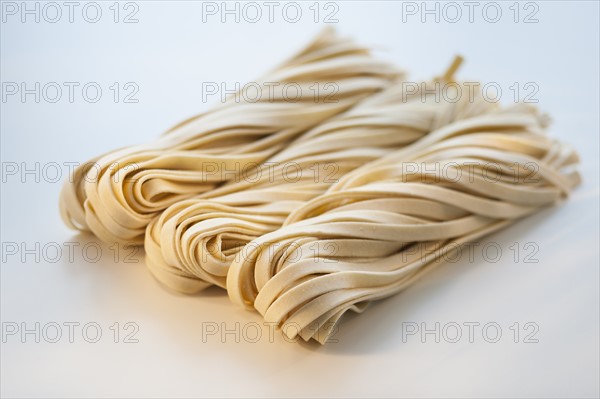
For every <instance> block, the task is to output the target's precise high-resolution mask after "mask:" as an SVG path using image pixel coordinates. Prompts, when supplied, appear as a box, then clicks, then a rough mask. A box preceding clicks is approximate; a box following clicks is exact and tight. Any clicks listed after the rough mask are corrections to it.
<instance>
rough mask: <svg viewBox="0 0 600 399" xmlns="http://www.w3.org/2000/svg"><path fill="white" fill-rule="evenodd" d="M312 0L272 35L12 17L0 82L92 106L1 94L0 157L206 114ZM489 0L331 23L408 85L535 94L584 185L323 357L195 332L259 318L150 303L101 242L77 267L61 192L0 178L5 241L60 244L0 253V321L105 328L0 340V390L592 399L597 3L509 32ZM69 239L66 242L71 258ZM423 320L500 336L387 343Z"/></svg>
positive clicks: (292, 38)
mask: <svg viewBox="0 0 600 399" xmlns="http://www.w3.org/2000/svg"><path fill="white" fill-rule="evenodd" d="M19 3H20V2H19ZM311 3H312V2H311ZM311 3H303V4H302V10H303V12H304V13H306V17H303V18H302V20H301V21H300V22H298V23H296V24H291V23H287V22H286V21H284V20H283V19H282V18H280V17H277V14H276V21H275V22H274V23H268V22H259V23H256V24H251V23H247V22H240V23H235V22H233V21H231V20H230V21H229V22H227V23H221V22H220V21H219V20H218V19H217V18H211V19H209V20H208V22H206V23H203V22H202V14H201V11H202V4H201V3H199V2H177V3H175V2H173V3H167V2H138V3H137V4H138V5H139V12H138V14H137V17H138V19H139V23H137V24H115V23H113V22H111V17H112V14H110V12H111V11H110V10H109V8H108V7H110V5H111V4H112V2H109V3H101V4H102V9H103V12H104V13H105V14H103V18H102V20H101V21H100V22H99V23H97V24H90V23H86V22H85V21H83V20H82V19H81V16H80V14H77V13H76V14H75V22H74V23H69V22H68V21H65V20H61V21H59V22H58V23H56V24H50V23H46V22H43V21H42V22H40V23H39V24H37V23H31V22H30V23H21V22H20V21H19V19H18V16H17V17H16V18H14V17H9V18H8V19H7V20H6V22H3V23H2V32H1V33H2V38H1V45H2V50H1V57H2V61H1V67H2V71H1V73H2V76H1V78H2V82H29V83H31V82H36V81H39V82H42V84H43V83H45V82H52V81H54V82H81V84H84V83H85V82H90V81H94V82H98V83H99V84H101V86H102V88H103V89H104V90H105V94H104V96H103V98H102V99H101V100H100V101H99V102H98V103H95V104H88V103H86V102H85V101H83V100H82V99H81V98H80V97H79V98H75V101H74V102H73V103H69V102H68V101H60V102H58V103H56V104H50V103H47V102H44V101H41V102H40V103H39V104H36V103H35V102H33V101H27V102H26V103H21V102H20V101H18V100H16V101H15V100H9V101H6V102H2V104H1V105H2V118H1V131H2V162H3V165H5V167H6V165H9V163H10V162H16V163H17V164H20V163H21V162H25V165H26V166H27V167H33V165H34V164H35V163H36V162H39V163H40V165H41V166H43V165H46V164H48V163H49V162H57V163H59V164H63V163H64V162H83V161H86V160H87V159H88V158H90V157H92V156H94V155H96V154H98V153H101V152H104V151H108V150H111V149H113V148H116V147H119V146H124V145H129V144H132V143H136V142H141V141H145V140H148V139H149V138H152V137H154V136H156V135H158V134H159V133H161V132H162V131H163V130H164V129H166V128H167V127H169V126H170V125H172V124H174V123H176V122H178V121H179V120H181V119H183V118H185V117H187V116H189V115H191V114H194V113H196V112H198V111H201V110H203V109H206V108H207V107H209V106H210V104H206V103H202V96H201V87H202V82H207V81H208V82H223V81H225V82H228V83H229V84H233V83H232V82H236V81H237V82H242V83H243V82H246V81H249V80H252V79H253V78H255V77H257V76H260V75H261V74H262V73H263V72H265V71H266V70H268V69H269V68H271V67H272V66H274V65H276V64H277V63H279V62H280V61H282V60H283V59H284V58H285V57H286V56H287V55H289V54H291V53H292V52H293V51H294V50H295V49H297V48H298V47H299V46H300V45H302V44H303V43H304V42H306V41H307V40H309V39H310V37H311V36H312V35H313V34H314V33H315V32H317V31H318V30H319V29H320V26H319V25H317V24H315V23H314V22H312V17H311V16H309V14H308V13H309V12H311V11H310V10H309V8H308V7H309V6H310V4H311ZM31 4H33V3H31ZM82 4H85V3H82ZM419 4H420V2H419V3H417V5H419ZM459 4H462V3H460V2H459ZM482 4H484V3H482ZM500 4H501V7H502V10H503V13H504V14H503V18H502V19H501V21H500V22H498V23H496V24H491V23H487V22H486V21H485V20H483V18H482V17H481V14H477V13H476V14H475V22H474V23H469V22H468V21H467V20H466V16H464V17H463V19H462V20H461V21H459V22H458V23H455V24H451V23H448V22H444V21H442V22H440V23H435V22H434V21H432V20H431V17H430V19H429V20H428V21H427V22H425V23H422V22H421V21H420V20H419V19H418V16H417V17H410V18H408V21H407V22H406V23H403V22H402V13H401V12H402V4H401V3H400V2H370V3H367V2H340V3H338V5H339V12H338V13H337V18H338V19H339V23H338V24H337V26H338V28H339V29H340V30H341V31H342V32H344V33H346V34H350V35H352V36H354V37H355V38H356V39H357V40H359V41H361V42H362V43H366V44H370V45H374V46H377V47H378V48H380V49H383V50H385V51H383V52H382V54H381V56H382V57H385V58H386V59H389V60H392V61H394V62H395V63H396V64H398V65H400V66H402V67H403V68H405V69H407V70H408V71H409V72H410V73H411V76H413V77H414V78H415V79H417V78H427V77H430V76H432V75H435V74H438V73H440V72H441V71H442V70H443V69H444V68H445V66H446V64H447V63H448V62H449V60H450V59H451V57H452V56H453V54H455V53H460V54H463V55H464V56H465V58H466V64H465V65H464V66H463V68H462V69H461V70H460V72H459V75H460V77H462V78H465V79H479V80H482V81H484V82H490V81H495V82H499V84H500V85H501V87H502V88H503V89H504V90H505V91H506V93H505V94H504V96H503V102H504V103H506V102H510V101H511V96H510V94H509V93H510V92H509V89H508V87H509V86H510V85H511V83H512V82H520V84H523V83H526V82H536V83H537V84H538V86H539V88H540V91H539V93H538V94H537V98H539V100H540V104H539V105H540V107H541V108H543V109H544V110H545V111H547V112H548V113H550V114H551V115H552V117H553V120H554V124H553V125H552V128H551V134H552V135H554V136H556V137H558V138H561V139H563V140H566V141H568V142H570V143H572V144H573V145H574V146H575V147H576V148H577V149H578V151H579V152H580V155H581V158H582V165H581V171H582V174H583V185H582V186H581V187H579V188H578V189H577V190H576V191H575V193H574V195H573V196H572V198H571V199H570V200H569V201H568V202H566V203H564V204H562V205H560V206H558V207H556V208H553V209H548V210H545V211H543V212H541V213H539V214H537V215H535V216H533V217H531V218H528V219H527V220H524V221H521V222H520V223H518V224H516V225H514V226H513V227H510V228H508V229H506V230H504V231H502V232H500V233H498V234H495V235H493V236H492V237H489V238H488V239H487V241H486V242H496V243H498V244H499V245H500V247H501V248H502V251H503V255H502V257H501V258H500V260H499V261H498V262H496V263H491V262H486V261H485V260H484V259H483V257H482V254H481V252H480V251H479V252H477V251H476V252H475V258H474V259H473V261H472V262H470V261H469V260H468V258H462V259H461V261H459V262H457V263H455V264H447V265H443V266H442V267H440V268H439V269H438V270H437V271H435V272H433V273H431V274H430V275H428V276H427V277H426V278H425V279H423V280H422V281H421V282H419V283H418V284H417V285H415V286H413V287H412V288H410V289H408V290H407V291H406V292H404V293H403V294H401V295H398V296H396V297H393V298H391V299H389V300H386V301H383V302H381V303H378V304H375V305H374V306H372V307H371V308H370V309H369V310H368V311H367V312H365V313H364V314H362V315H359V316H356V317H354V316H352V317H347V318H346V320H345V321H344V322H343V323H342V325H341V326H340V330H339V332H338V334H336V338H337V339H338V341H339V342H337V343H332V344H329V345H327V346H325V347H320V346H318V345H316V344H314V345H313V344H309V345H307V344H299V343H288V342H285V341H284V340H283V339H282V337H281V335H280V333H279V332H276V333H275V338H274V339H273V342H270V339H269V337H268V329H267V328H264V329H263V337H262V338H261V339H260V340H259V342H257V343H250V342H247V340H244V339H243V338H242V339H240V342H239V343H237V342H235V336H233V335H227V336H225V337H224V338H225V339H221V337H220V336H219V335H216V336H210V337H208V338H207V339H204V340H203V338H202V329H203V325H204V326H206V325H207V324H203V323H217V325H219V326H220V325H221V323H226V324H225V325H226V326H227V327H228V328H234V326H235V323H236V322H239V323H241V324H240V326H243V325H245V324H244V323H261V322H262V320H261V319H260V317H259V316H258V315H257V314H254V313H250V312H246V311H244V310H241V309H237V308H236V307H234V306H233V305H231V304H230V303H229V301H228V299H227V297H226V295H225V294H224V293H223V292H221V291H219V290H217V289H211V290H208V291H207V292H205V293H202V294H201V295H197V296H192V297H186V296H181V295H177V294H174V293H171V292H167V291H166V290H165V289H163V288H162V287H161V286H160V285H159V284H158V283H157V282H156V281H155V280H154V279H153V278H152V277H151V275H150V274H149V272H148V271H147V270H146V269H145V266H144V264H143V258H142V257H141V256H138V258H139V262H138V263H125V262H123V261H122V260H121V261H118V262H115V261H114V260H113V256H114V253H113V252H112V251H111V249H110V248H108V247H102V248H103V252H102V258H101V260H100V261H99V262H96V263H90V262H86V260H85V259H84V258H83V255H82V252H81V245H83V244H84V243H86V242H91V241H93V238H91V237H81V236H78V235H76V234H75V233H73V232H72V231H69V230H68V229H67V228H66V227H64V225H63V224H62V223H61V221H60V218H59V215H58V211H57V198H58V192H59V188H60V183H51V182H47V181H40V182H39V183H37V182H35V180H34V179H35V176H32V175H26V176H25V180H26V181H25V182H24V183H23V182H21V179H20V177H19V176H16V177H15V176H3V177H6V182H3V184H2V195H1V198H2V207H1V221H2V227H1V233H2V237H1V240H2V242H3V245H6V243H11V242H16V243H22V242H24V243H26V245H28V247H33V246H34V245H35V243H36V242H39V243H40V245H41V246H42V247H43V246H44V245H46V244H48V243H53V242H54V243H57V244H58V245H59V246H61V247H62V248H63V250H64V252H63V258H62V259H61V260H60V261H58V262H56V263H51V262H48V261H44V260H43V259H42V260H40V262H36V261H35V259H33V256H32V255H28V257H27V259H26V261H25V262H22V261H21V260H20V259H19V257H18V256H10V257H7V256H5V255H6V253H4V250H3V256H4V258H6V259H3V263H2V268H1V299H2V302H1V319H2V323H3V328H5V329H6V328H8V327H7V326H9V324H10V323H18V324H20V323H26V326H28V327H30V328H31V327H33V326H34V323H36V322H39V323H41V324H40V328H41V326H48V325H49V324H48V323H51V322H55V323H59V324H63V323H65V322H78V323H80V324H81V325H83V324H85V323H88V322H95V323H98V324H99V325H100V326H101V328H102V331H103V335H102V338H101V339H100V341H99V342H98V343H95V344H93V343H87V342H86V341H85V340H84V339H83V337H82V333H81V330H80V329H78V330H76V331H75V336H74V342H73V343H70V342H69V341H68V337H67V336H66V334H67V333H68V329H67V328H66V327H64V326H63V327H62V332H63V337H62V339H61V340H60V342H59V343H55V344H52V343H48V342H45V340H44V338H43V337H42V338H41V342H40V343H36V342H35V340H34V337H33V336H31V335H27V336H25V337H24V340H25V341H26V342H25V343H22V342H21V338H22V337H21V334H17V335H15V336H5V337H3V338H4V341H6V342H3V343H2V348H1V349H2V350H1V354H2V357H1V387H2V388H1V393H2V396H3V397H24V396H27V397H33V396H44V397H48V396H57V397H68V396H84V397H88V396H94V397H105V396H136V397H145V396H152V397H162V396H211V397H215V396H217V397H220V396H267V397H271V396H273V397H274V396H285V397H287V396H295V397H298V396H319V397H323V396H351V397H353V396H411V397H415V396H428V397H431V396H444V397H448V396H484V397H488V396H495V397H498V396H521V397H522V396H544V397H563V396H596V397H597V396H598V395H599V383H598V375H599V369H598V361H599V343H598V337H599V313H600V312H599V309H598V308H599V274H598V260H599V254H598V242H599V225H598V224H599V212H598V203H599V185H598V167H599V165H598V155H599V153H598V151H599V149H598V148H599V147H598V146H599V144H598V136H599V125H598V105H599V104H598V86H599V82H598V71H599V65H598V48H599V40H598V3H596V2H581V3H577V2H566V1H565V2H538V3H536V4H538V5H539V12H538V14H537V17H538V19H539V23H535V24H523V23H514V22H513V21H512V14H509V13H510V12H511V10H509V7H510V6H511V4H512V2H509V3H500ZM465 10H466V9H463V11H465ZM63 11H64V10H63ZM63 18H66V17H63ZM130 81H131V82H136V83H137V84H138V85H139V88H140V92H139V93H138V95H137V96H136V97H137V98H138V99H139V103H137V104H123V103H118V104H115V103H113V102H112V100H111V97H110V93H111V92H110V91H109V89H108V86H110V85H111V84H112V83H113V82H120V83H126V82H130ZM65 170H66V169H64V168H63V172H64V171H65ZM67 242H77V243H80V246H79V247H78V249H76V250H75V253H74V261H73V262H70V261H69V259H66V258H67V252H66V251H67V249H66V246H65V245H66V244H65V243H67ZM514 242H518V243H519V245H520V246H521V248H523V245H525V244H526V243H529V242H533V243H536V244H537V245H538V247H539V252H538V253H537V255H535V257H536V258H537V259H539V262H538V263H523V262H522V260H523V257H524V255H525V252H521V255H520V260H521V261H520V262H515V261H514V260H513V255H514V253H513V252H512V251H511V249H510V246H511V245H512V244H513V243H514ZM140 255H141V254H140ZM49 256H51V255H49ZM90 256H93V248H92V249H90ZM115 322H119V323H121V327H122V326H123V324H124V323H126V322H133V323H136V324H137V325H138V326H139V331H138V332H137V334H136V335H135V337H136V338H137V339H138V340H139V342H138V343H123V342H119V343H114V342H113V335H112V334H113V331H111V330H110V329H109V327H110V326H111V325H113V323H115ZM423 322H424V323H427V324H426V325H427V326H428V327H429V328H432V327H433V326H434V325H435V324H434V323H436V322H439V323H441V325H445V324H444V323H449V322H456V323H459V324H463V323H465V322H478V323H480V324H481V325H483V324H485V323H488V322H495V323H498V325H500V327H501V328H502V333H503V335H502V338H501V339H500V341H499V342H497V343H488V342H486V341H485V339H483V337H482V335H481V330H477V329H476V331H475V332H476V334H475V336H474V342H472V343H471V342H469V341H468V338H467V337H466V336H463V338H462V339H461V340H460V341H459V342H458V343H450V342H448V341H446V340H444V339H443V338H442V339H441V342H440V343H436V342H435V340H434V339H433V337H432V336H426V337H425V338H426V342H425V343H422V342H421V339H420V335H415V336H411V337H408V338H407V339H405V340H403V338H402V329H403V327H404V328H406V326H407V323H418V324H420V323H423ZM514 322H519V323H521V328H522V327H523V324H524V323H526V322H532V323H536V325H537V326H539V331H538V332H537V334H536V335H535V338H537V339H538V340H539V342H538V343H523V342H522V341H523V339H524V337H523V336H522V335H521V336H520V338H519V341H520V342H519V343H514V342H513V332H512V331H511V330H510V326H511V325H512V324H513V323H514ZM7 323H8V324H7ZM10 325H12V324H10ZM48 328H50V327H48ZM246 331H247V332H248V333H250V332H251V331H250V330H246ZM47 332H50V330H48V331H47ZM467 332H468V330H467V329H466V327H463V334H466V333H467ZM521 332H522V333H523V331H521ZM121 333H123V331H121ZM90 335H93V334H90ZM205 338H206V337H205ZM119 341H123V335H121V336H120V337H119ZM203 341H206V342H203ZM222 341H224V342H222ZM403 341H406V342H403Z"/></svg>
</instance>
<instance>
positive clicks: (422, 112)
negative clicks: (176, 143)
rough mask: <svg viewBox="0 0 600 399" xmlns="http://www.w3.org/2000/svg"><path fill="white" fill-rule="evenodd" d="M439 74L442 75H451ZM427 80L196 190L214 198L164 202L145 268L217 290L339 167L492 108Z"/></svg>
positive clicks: (186, 285)
mask: <svg viewBox="0 0 600 399" xmlns="http://www.w3.org/2000/svg"><path fill="white" fill-rule="evenodd" d="M455 67H456V63H455V64H453V65H452V66H451V68H450V69H449V71H451V72H453V71H454V69H455ZM444 79H446V80H450V79H451V73H447V74H446V75H445V78H444ZM433 84H434V82H429V83H428V85H427V86H419V87H421V89H420V90H418V91H415V92H411V94H410V95H408V94H407V93H406V92H405V88H406V86H405V85H404V82H398V83H396V84H395V85H394V86H392V87H390V88H388V89H386V90H384V91H383V92H381V93H378V94H375V95H373V96H372V97H371V98H369V99H367V100H364V101H363V102H361V103H360V104H359V105H357V106H356V107H354V108H353V109H351V110H349V111H347V112H346V113H344V114H342V115H339V116H337V117H334V118H332V119H330V120H329V121H327V122H324V123H323V124H321V125H319V126H317V127H315V128H313V129H312V130H310V131H308V132H307V133H305V134H304V135H302V136H301V137H300V138H298V139H297V140H295V141H294V142H292V143H291V144H290V145H289V147H287V148H286V149H285V150H283V151H282V152H280V153H278V154H277V155H275V156H273V157H271V158H270V159H269V161H268V163H269V164H271V165H273V167H272V168H271V169H269V170H268V171H260V172H259V173H260V174H259V175H258V176H260V177H259V178H255V179H252V180H250V179H246V180H245V181H240V182H238V183H231V184H227V185H225V186H223V187H222V188H218V189H216V190H212V191H210V192H207V193H206V194H205V195H204V197H209V196H210V197H214V198H210V199H189V200H186V201H181V202H179V203H177V204H174V205H172V206H171V207H169V208H167V209H166V210H165V211H164V212H163V213H162V214H161V216H160V217H159V218H157V219H155V220H154V221H152V222H151V223H150V225H149V226H148V229H147V230H146V241H145V250H146V264H147V266H148V267H149V268H150V270H151V271H152V272H153V274H154V275H155V276H156V277H157V278H158V279H159V280H160V281H161V282H163V283H164V284H165V285H167V286H168V287H170V288H172V289H175V290H177V291H180V292H184V293H194V292H197V291H199V290H202V289H203V288H205V287H207V286H209V285H213V284H214V285H217V286H220V287H223V288H224V287H225V284H226V282H225V280H226V278H227V272H228V269H229V265H230V264H231V262H233V261H234V259H235V258H236V257H238V256H243V253H240V251H241V250H242V249H243V247H244V245H246V244H247V243H249V242H250V241H252V240H254V239H256V238H258V237H260V236H261V235H263V234H266V233H269V232H272V231H274V230H276V229H278V228H280V227H281V226H282V225H283V223H284V221H285V219H286V218H287V217H288V215H289V214H290V213H292V211H294V210H295V209H296V208H298V207H300V206H301V205H302V204H304V203H305V202H306V201H308V200H310V199H312V198H314V197H316V196H318V195H320V194H323V193H324V192H325V191H326V190H327V189H328V188H329V187H330V186H331V185H332V183H333V182H335V181H337V180H338V179H339V178H340V177H342V176H344V175H345V174H346V173H348V172H350V171H352V170H354V169H356V168H358V167H360V166H362V165H363V164H365V163H368V162H370V161H373V160H376V159H379V158H380V157H382V156H384V155H386V154H388V153H390V152H392V151H393V150H395V149H399V148H402V147H404V146H406V145H408V144H411V143H413V142H415V141H416V140H418V139H421V138H422V137H423V136H425V135H426V134H427V133H429V132H430V131H433V130H437V129H439V128H441V127H443V126H445V125H447V124H448V123H450V122H452V121H456V120H461V119H465V118H469V117H472V116H475V115H479V114H483V113H487V112H494V111H495V110H496V107H495V106H493V105H492V104H491V103H489V102H486V101H484V99H483V98H481V97H477V98H471V99H467V98H466V97H464V98H463V99H462V100H461V101H456V102H448V101H440V99H439V98H438V97H437V96H436V95H435V92H434V90H433V89H432V87H431V86H433ZM290 165H294V166H295V167H296V168H297V169H295V176H297V178H294V179H289V178H288V177H287V176H286V173H285V171H286V168H288V166H290ZM319 167H321V168H319ZM328 169H330V170H328ZM315 171H316V173H315Z"/></svg>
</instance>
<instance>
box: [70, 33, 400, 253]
mask: <svg viewBox="0 0 600 399" xmlns="http://www.w3.org/2000/svg"><path fill="white" fill-rule="evenodd" d="M399 76H400V73H399V72H398V71H397V70H396V69H395V68H393V67H391V66H390V65H388V64H386V63H383V62H381V61H378V60H376V59H374V58H373V57H371V56H370V54H369V51H368V50H367V49H366V48H364V47H361V46H359V45H357V44H355V43H354V42H353V41H351V40H349V39H345V38H341V37H339V36H338V35H336V34H335V33H334V32H333V30H329V29H327V30H325V31H324V32H323V33H321V34H320V35H319V36H318V37H317V38H316V39H315V40H314V41H313V42H312V43H311V44H310V45H309V46H308V47H307V48H306V49H304V50H303V51H301V52H300V53H298V54H297V55H296V56H294V57H293V58H292V59H291V60H289V61H288V62H286V63H285V64H283V65H282V66H280V67H279V68H277V69H276V70H275V71H273V72H272V73H270V74H269V75H268V76H267V77H265V78H264V79H262V80H261V81H260V84H258V85H256V86H258V90H259V95H258V96H256V94H253V95H252V96H251V98H252V99H254V98H258V100H257V101H251V102H249V101H245V99H246V98H247V97H248V96H244V97H243V98H244V101H239V98H237V97H236V98H229V99H228V100H227V101H226V102H225V103H224V104H221V105H220V106H218V107H216V108H215V109H213V110H212V111H209V112H206V113H203V114H200V115H197V116H195V117H193V118H190V119H188V120H186V121H184V122H182V123H181V124H179V125H177V126H175V127H173V128H172V129H171V130H169V131H168V132H167V133H165V134H164V135H162V136H160V137H159V138H158V139H156V140H154V141H152V142H150V143H146V144H142V145H136V146H132V147H128V148H123V149H120V150H116V151H113V152H110V153H107V154H104V155H102V156H99V157H97V158H94V159H92V160H91V161H90V162H88V163H86V164H84V165H82V166H80V167H79V168H77V169H76V170H75V171H74V173H73V175H72V176H71V178H70V179H69V180H68V181H67V182H65V185H64V186H63V189H62V192H61V195H60V210H61V215H62V218H63V220H64V221H65V222H66V223H67V224H68V225H69V226H70V227H72V228H75V229H80V230H88V231H91V232H92V233H94V234H95V235H96V236H98V237H99V238H100V239H102V240H104V241H108V242H113V241H119V242H128V243H131V242H133V243H137V244H142V243H143V239H144V231H145V228H146V226H147V225H148V223H150V221H151V220H152V219H153V218H154V217H155V216H157V215H158V214H159V213H160V212H161V211H162V210H164V209H165V208H167V207H168V206H169V205H172V204H174V203H176V202H178V201H181V200H184V199H186V198H191V197H194V196H196V195H198V194H202V193H205V192H207V191H209V190H212V189H214V188H215V187H217V186H218V185H219V184H221V183H223V182H224V181H226V180H228V179H233V178H235V177H236V176H235V173H233V176H232V174H231V173H229V171H232V170H233V171H237V170H238V169H239V170H243V169H245V168H248V167H251V166H253V165H257V164H260V163H261V162H263V161H265V160H266V159H267V158H269V157H270V156H272V155H274V154H275V153H277V152H279V151H281V150H282V149H284V148H285V147H286V146H287V145H288V143H289V142H290V141H291V140H293V139H294V138H295V137H297V136H298V135H299V134H301V133H302V132H304V131H306V130H308V129H310V128H311V127H313V126H316V125H318V124H319V123H321V122H323V121H325V120H327V119H329V118H330V117H332V116H335V115H336V114H339V113H341V112H343V111H345V110H347V109H349V108H350V107H352V106H353V105H355V104H356V103H358V102H360V101H361V100H364V99H365V98H367V97H368V96H369V95H371V94H373V93H375V92H377V91H379V90H381V89H383V88H385V87H387V86H388V84H389V82H391V81H392V80H395V79H397V78H398V77H399ZM286 83H290V84H294V85H295V86H296V87H300V89H301V90H299V91H300V97H299V98H295V99H294V100H293V101H290V100H289V98H288V97H286V93H285V92H281V90H279V91H278V90H276V89H274V88H277V87H284V86H282V85H285V84H286ZM276 84H278V86H277V85H276ZM315 85H316V87H324V86H325V85H329V86H330V87H333V88H334V89H335V92H331V93H329V92H328V94H327V95H322V96H315V91H314V87H315ZM256 86H254V88H256Z"/></svg>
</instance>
